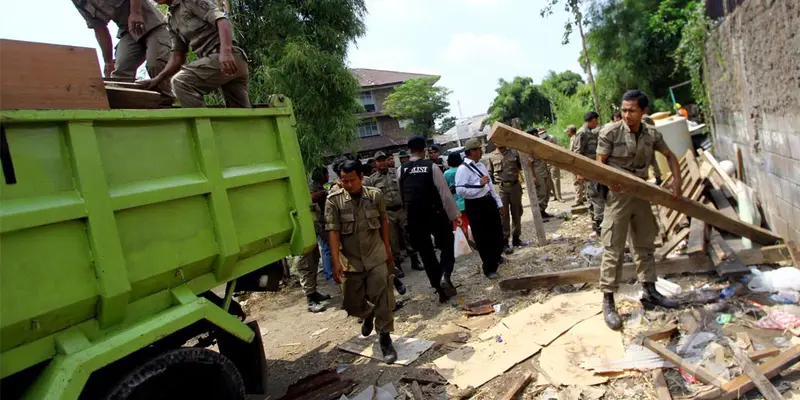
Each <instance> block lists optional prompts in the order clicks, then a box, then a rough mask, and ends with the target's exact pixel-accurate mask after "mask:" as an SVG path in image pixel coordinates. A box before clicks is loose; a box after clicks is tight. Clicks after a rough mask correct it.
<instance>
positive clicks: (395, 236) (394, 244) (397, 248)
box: [386, 210, 404, 260]
mask: <svg viewBox="0 0 800 400" xmlns="http://www.w3.org/2000/svg"><path fill="white" fill-rule="evenodd" d="M400 212H402V210H400V211H386V213H387V214H388V215H389V246H390V247H391V248H392V256H393V257H394V259H395V260H399V259H400V252H401V251H402V250H403V247H402V244H401V243H402V239H401V237H402V235H403V234H404V233H403V228H402V227H401V226H400V223H401V218H400V215H399V214H398V213H400Z"/></svg>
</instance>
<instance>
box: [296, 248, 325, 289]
mask: <svg viewBox="0 0 800 400" xmlns="http://www.w3.org/2000/svg"><path fill="white" fill-rule="evenodd" d="M320 256H321V255H320V252H319V247H318V246H314V250H312V251H311V252H310V253H308V254H305V255H303V256H300V257H298V258H297V263H296V264H295V268H297V275H298V277H299V278H300V286H301V287H302V288H303V294H305V295H306V296H308V295H310V294H313V293H315V292H316V291H317V273H318V272H319V259H320Z"/></svg>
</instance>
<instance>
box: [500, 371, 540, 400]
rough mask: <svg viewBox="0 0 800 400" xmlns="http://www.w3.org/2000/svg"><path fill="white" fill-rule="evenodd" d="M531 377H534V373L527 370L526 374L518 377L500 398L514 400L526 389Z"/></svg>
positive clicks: (501, 399)
mask: <svg viewBox="0 0 800 400" xmlns="http://www.w3.org/2000/svg"><path fill="white" fill-rule="evenodd" d="M531 379H533V374H531V372H530V371H525V374H523V375H522V376H520V377H518V378H517V379H515V380H514V382H512V383H511V386H509V388H508V390H506V392H505V393H504V394H503V395H502V396H500V397H499V400H514V399H516V398H517V396H519V394H520V392H522V391H523V390H525V387H526V386H528V384H529V383H531Z"/></svg>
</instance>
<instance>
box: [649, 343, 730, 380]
mask: <svg viewBox="0 0 800 400" xmlns="http://www.w3.org/2000/svg"><path fill="white" fill-rule="evenodd" d="M642 343H643V344H644V347H647V348H648V349H650V350H651V351H652V352H654V353H656V354H658V355H659V356H661V357H662V358H664V359H665V360H667V361H669V362H671V363H672V365H675V366H677V367H680V368H681V369H683V370H684V371H686V372H688V373H690V374H692V375H693V376H695V377H697V379H698V380H700V381H701V382H703V383H705V384H709V385H714V386H716V387H718V388H722V387H723V385H725V384H726V383H727V382H724V381H723V380H722V379H720V378H718V377H717V376H715V375H714V374H713V373H711V371H709V370H707V369H705V368H704V367H702V366H701V365H699V364H692V363H690V362H687V361H686V360H684V359H683V358H681V357H680V356H679V355H677V354H675V353H673V352H672V351H670V350H669V349H667V347H666V346H664V345H663V344H661V343H658V342H656V341H655V340H653V339H650V338H647V337H646V338H644V341H643V342H642Z"/></svg>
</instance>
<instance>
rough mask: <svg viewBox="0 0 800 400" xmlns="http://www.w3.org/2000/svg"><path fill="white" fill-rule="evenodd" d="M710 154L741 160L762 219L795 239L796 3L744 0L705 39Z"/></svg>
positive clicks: (799, 64)
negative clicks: (711, 139)
mask: <svg viewBox="0 0 800 400" xmlns="http://www.w3.org/2000/svg"><path fill="white" fill-rule="evenodd" d="M706 60H707V62H708V72H709V73H708V76H707V81H708V84H709V89H710V97H711V108H712V112H713V114H714V126H713V128H714V137H715V147H714V149H715V153H716V156H717V157H718V158H719V159H720V160H723V159H728V160H732V161H734V162H735V160H736V149H737V148H739V149H741V152H742V155H743V159H744V176H745V182H746V183H747V184H748V185H750V186H751V187H752V188H753V189H755V191H756V192H757V193H758V196H759V199H760V201H761V205H762V207H763V209H764V212H765V215H766V218H767V222H768V223H769V225H770V227H771V228H772V230H774V231H775V232H777V233H778V234H779V235H781V236H783V237H784V238H786V239H791V240H795V241H800V1H797V0H745V1H744V2H743V3H742V4H741V5H740V6H738V7H737V8H736V9H735V10H734V11H733V12H730V13H729V14H728V15H726V16H725V17H724V19H723V20H722V23H721V24H720V25H719V26H717V27H716V28H715V29H714V30H713V32H712V34H711V36H710V39H709V41H708V45H707V47H706Z"/></svg>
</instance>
